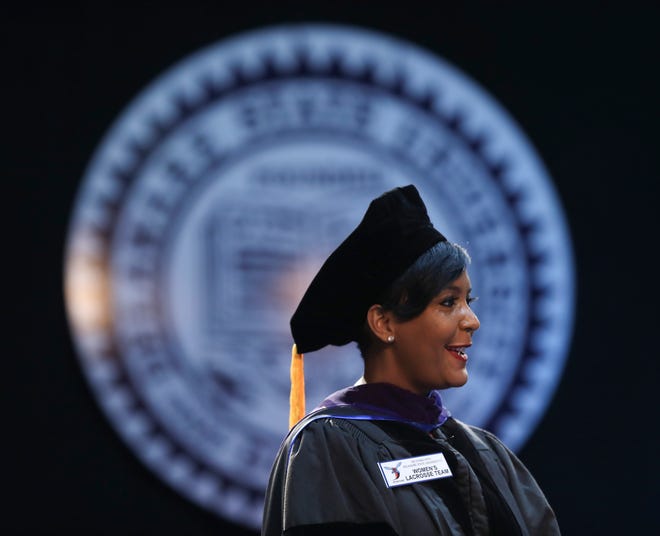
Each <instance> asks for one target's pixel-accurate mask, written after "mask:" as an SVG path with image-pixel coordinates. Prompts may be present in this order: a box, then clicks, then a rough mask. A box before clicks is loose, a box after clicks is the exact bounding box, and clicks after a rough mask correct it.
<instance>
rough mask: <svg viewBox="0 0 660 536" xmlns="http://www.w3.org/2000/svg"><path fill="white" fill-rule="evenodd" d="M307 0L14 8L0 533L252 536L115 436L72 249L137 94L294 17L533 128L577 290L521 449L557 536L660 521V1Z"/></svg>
mask: <svg viewBox="0 0 660 536" xmlns="http://www.w3.org/2000/svg"><path fill="white" fill-rule="evenodd" d="M312 4H313V3H312V2H299V3H292V2H284V3H283V2H273V3H272V5H269V4H266V3H264V4H255V3H249V2H238V3H235V4H230V5H225V6H219V5H215V4H211V3H209V4H208V5H204V4H196V3H194V2H186V3H183V4H182V5H181V6H180V7H176V8H175V7H164V6H163V5H161V3H158V2H153V3H147V4H139V6H138V7H133V8H128V7H117V6H116V5H115V4H114V3H110V2H98V3H90V4H89V5H87V4H82V3H80V4H75V3H74V4H69V5H68V6H67V7H45V6H44V7H38V6H32V7H29V8H27V7H24V8H17V7H12V8H7V7H4V8H2V10H3V11H4V13H3V14H2V17H1V18H0V20H1V22H0V25H1V26H0V27H1V39H2V52H3V58H4V61H3V66H2V72H3V76H2V82H1V84H2V95H3V98H2V108H3V111H2V115H1V117H2V119H3V127H4V128H3V129H2V130H3V131H4V135H5V136H6V138H5V141H4V142H3V143H2V165H3V167H4V168H5V169H4V177H3V178H4V181H5V184H8V185H9V189H8V190H7V189H5V190H4V191H5V192H7V195H6V196H5V197H4V203H3V206H4V207H5V208H6V209H5V210H3V219H4V220H5V224H4V229H5V233H4V244H5V252H4V254H3V258H4V262H3V265H4V266H5V269H7V268H9V270H10V275H9V276H5V277H6V279H5V285H6V287H8V291H9V292H7V293H6V294H5V300H3V301H4V305H5V310H6V314H7V318H8V320H9V322H6V323H5V325H6V326H8V327H7V328H5V333H3V339H4V344H3V349H4V360H3V364H4V365H6V366H8V367H9V371H8V372H9V373H8V374H6V375H5V378H4V381H3V387H2V397H3V403H2V408H3V410H4V411H5V412H7V413H8V418H6V419H3V424H4V426H3V428H4V430H3V434H2V435H3V440H2V444H3V451H5V454H4V455H3V462H4V465H5V466H8V474H9V478H6V477H5V476H4V475H3V477H2V482H3V484H2V487H3V489H4V490H5V492H8V493H9V496H10V501H9V503H7V502H6V500H5V504H4V508H3V511H4V512H3V514H2V516H0V519H2V521H0V528H1V527H2V526H3V525H4V526H5V530H3V533H7V532H10V533H21V532H23V533H36V532H40V533H44V532H45V533H61V532H89V533H95V534H100V533H108V534H110V533H121V534H128V533H138V532H140V533H185V534H252V533H251V532H248V531H245V530H242V529H240V528H237V527H234V526H233V525H230V524H226V523H224V522H223V521H221V520H219V519H217V518H215V517H214V516H212V515H211V514H208V513H206V512H204V511H202V510H200V509H199V508H197V507H196V506H194V505H192V504H190V503H188V502H186V501H185V500H183V499H181V498H180V497H179V496H178V495H177V494H176V493H175V492H174V491H172V490H171V489H170V488H168V487H166V486H165V485H164V484H162V483H161V482H160V481H159V480H158V479H157V477H156V476H154V475H153V474H152V473H150V472H149V471H148V470H147V469H146V468H144V467H143V466H142V465H141V463H140V462H138V461H137V459H136V458H135V457H134V456H133V454H132V453H131V451H130V450H129V449H128V448H127V447H126V446H124V444H123V443H122V442H121V441H120V439H119V438H118V436H117V435H116V434H115V433H114V431H113V429H112V428H111V427H110V425H109V423H108V422H107V420H106V419H105V417H104V416H103V415H102V414H101V411H100V410H99V409H98V408H97V406H96V404H95V402H94V401H93V398H92V394H91V392H90V390H89V388H88V387H87V384H86V382H85V380H84V378H83V375H82V372H81V370H80V368H79V365H78V361H77V358H76V356H75V354H74V352H73V349H72V344H71V339H70V335H69V333H68V329H67V325H66V321H65V316H64V305H63V299H62V258H63V249H64V241H65V234H66V227H67V224H68V218H69V213H70V210H71V208H72V205H73V201H74V196H75V194H76V191H77V188H78V187H79V184H80V179H81V177H82V175H83V172H84V169H85V166H86V165H87V163H88V159H89V158H90V156H91V154H92V152H93V150H94V149H95V147H96V146H97V145H98V144H99V142H100V140H101V137H102V135H103V134H104V133H105V131H106V129H108V127H109V126H110V125H111V123H112V122H113V121H114V120H115V119H116V118H117V116H118V115H119V114H120V112H121V111H122V110H123V108H124V107H125V106H126V104H127V103H128V102H129V100H131V99H132V98H133V97H134V96H135V95H136V94H137V93H138V92H139V91H140V90H142V89H143V88H144V87H145V86H146V85H147V84H148V83H149V82H151V81H152V80H153V79H154V78H155V77H156V76H157V75H159V74H160V73H162V72H163V71H164V70H165V69H167V68H169V67H170V66H172V64H174V63H175V62H177V61H178V60H180V59H182V58H184V57H185V56H187V55H189V54H191V53H192V52H195V51H196V50H198V49H199V48H201V47H203V46H206V45H208V44H211V43H213V42H215V41H217V40H220V39H222V38H224V37H226V36H229V35H232V34H235V33H237V32H239V31H243V30H247V29H253V28H257V27H260V26H263V25H267V24H273V23H284V22H297V21H316V22H341V23H350V24H355V25H360V26H366V27H370V28H373V29H376V30H381V31H385V32H387V33H391V34H393V35H395V36H399V37H402V38H404V39H407V40H410V41H413V42H415V43H417V44H419V45H421V46H423V47H426V48H427V49H429V50H431V51H432V52H434V53H436V54H438V55H440V56H442V57H444V58H445V59H447V60H449V61H450V62H451V63H453V64H454V65H456V66H458V67H459V68H461V69H462V70H463V71H465V72H466V73H467V74H468V75H470V76H471V77H472V78H474V79H475V80H476V81H477V82H478V83H480V84H481V85H483V86H484V87H485V88H486V89H487V90H488V91H490V92H491V93H492V94H493V95H494V96H495V97H496V98H497V99H498V100H499V101H500V103H502V104H503V105H504V107H505V108H507V109H508V110H509V111H510V112H511V114H512V115H513V117H515V118H516V120H517V121H518V122H519V124H520V125H521V126H522V127H523V129H524V130H525V132H526V133H527V134H528V136H529V137H530V138H531V140H532V141H533V143H534V144H535V146H536V147H537V149H538V151H539V152H540V154H541V156H542V158H543V159H544V161H545V163H546V164H547V166H548V168H549V170H550V173H551V175H552V176H553V178H554V180H555V184H556V187H557V190H558V193H559V195H560V198H561V200H562V202H563V204H564V207H565V209H566V212H567V215H568V220H569V224H570V227H571V232H572V237H573V245H574V250H575V254H576V258H577V270H578V272H577V283H578V301H577V314H576V326H575V333H574V338H573V344H572V348H571V352H570V355H569V358H568V361H567V365H566V369H565V374H564V376H563V380H562V383H561V385H560V386H559V388H558V390H557V392H556V394H555V396H554V399H553V401H552V403H551V405H550V407H549V409H548V411H547V413H546V415H545V417H544V418H543V420H542V421H541V423H540V425H539V427H538V428H537V430H536V431H535V433H534V434H533V436H532V437H531V438H530V440H529V441H528V443H527V444H526V446H525V447H524V448H523V450H522V451H521V452H520V456H521V457H522V459H523V460H524V462H525V463H526V464H527V465H528V467H529V468H530V469H531V470H532V472H533V473H534V475H535V476H536V478H537V480H538V481H539V483H540V485H541V487H542V488H543V489H544V491H545V493H546V494H547V496H548V498H549V500H550V502H551V504H552V505H553V506H554V508H555V510H556V513H557V516H558V518H559V522H560V525H561V527H562V529H563V532H564V533H565V534H569V535H571V534H580V535H584V534H588V535H590V534H594V535H596V534H598V535H603V534H607V535H609V534H651V533H656V534H657V533H660V523H659V522H658V514H657V512H655V511H653V508H656V509H657V506H656V505H657V502H658V499H659V498H660V494H659V493H658V487H657V480H658V478H659V477H660V472H659V471H658V463H657V461H656V460H657V457H658V451H659V450H660V449H659V446H660V442H659V441H658V439H659V433H658V432H657V426H658V418H657V416H656V411H655V410H657V405H658V404H657V396H654V394H655V393H654V390H655V389H656V388H657V387H656V386H657V377H658V374H657V373H658V365H657V357H658V356H657V350H656V349H655V348H654V345H653V343H654V342H655V340H653V341H652V338H654V335H656V333H657V331H658V326H657V317H658V315H657V312H656V311H657V302H656V295H657V293H656V292H655V287H656V286H657V284H656V277H657V269H656V268H655V261H654V258H655V257H657V255H656V253H655V250H656V249H657V247H658V218H657V212H658V207H657V198H656V190H657V187H656V183H657V178H658V171H659V169H660V168H659V166H658V162H657V153H658V137H657V136H656V129H657V126H658V120H659V119H660V117H659V115H660V114H659V113H658V110H659V107H658V102H657V98H658V94H659V93H658V90H659V85H658V70H659V63H660V62H659V61H658V60H659V57H658V50H659V45H660V42H659V40H658V38H657V37H656V36H657V34H658V26H659V25H660V11H659V10H658V9H657V8H651V7H645V8H642V7H630V6H631V4H629V3H625V6H626V7H623V5H624V4H613V5H612V6H607V4H600V5H598V6H596V5H591V6H590V5H588V4H587V5H585V4H581V5H582V6H583V7H580V8H579V9H578V8H575V7H573V8H570V9H567V8H564V9H558V8H553V9H543V8H539V7H538V6H536V7H529V6H526V5H524V4H521V5H518V4H516V3H511V2H497V3H495V2H492V3H484V4H479V3H475V2H467V3H461V6H457V5H456V4H458V3H457V2H436V3H428V4H416V3H414V2H402V3H400V4H393V5H392V6H390V7H386V6H383V5H379V4H378V3H375V2H373V3H371V2H369V3H367V2H350V3H333V4H332V6H331V7H322V6H321V5H318V6H315V7H314V6H313V5H312ZM535 5H536V4H535ZM430 6H433V7H430ZM7 449H8V450H7ZM5 471H6V469H5V470H3V473H5ZM5 474H6V473H5Z"/></svg>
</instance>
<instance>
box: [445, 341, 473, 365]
mask: <svg viewBox="0 0 660 536" xmlns="http://www.w3.org/2000/svg"><path fill="white" fill-rule="evenodd" d="M469 347H470V345H468V346H445V348H446V349H447V350H448V351H449V353H450V354H451V355H453V356H454V357H455V358H456V359H458V360H460V361H463V362H465V361H467V360H468V355H467V353H466V352H465V350H467V349H468V348H469Z"/></svg>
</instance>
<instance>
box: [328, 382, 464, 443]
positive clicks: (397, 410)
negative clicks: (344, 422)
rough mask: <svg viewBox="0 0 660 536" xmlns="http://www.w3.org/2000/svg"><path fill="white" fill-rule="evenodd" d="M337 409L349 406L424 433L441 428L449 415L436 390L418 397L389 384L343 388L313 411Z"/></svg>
mask: <svg viewBox="0 0 660 536" xmlns="http://www.w3.org/2000/svg"><path fill="white" fill-rule="evenodd" d="M338 406H351V407H353V408H356V409H361V410H365V411H368V412H370V413H372V414H375V415H378V416H382V418H383V419H384V420H396V421H401V422H405V423H408V424H411V425H413V426H417V427H418V428H421V429H423V430H426V431H430V430H433V429H434V428H437V427H438V426H441V425H442V424H443V423H444V422H445V421H446V420H447V419H448V418H449V417H450V416H451V413H450V412H449V410H448V409H447V408H446V407H444V406H443V405H442V398H440V393H438V392H437V391H431V392H430V393H429V394H428V396H422V395H417V394H415V393H413V392H411V391H407V390H406V389H401V388H400V387H397V386H396V385H392V384H390V383H365V384H362V385H355V386H353V387H347V388H346V389H342V390H340V391H337V392H335V393H332V394H331V395H330V396H329V397H328V398H326V399H325V400H324V401H323V402H321V404H320V406H319V407H318V408H317V409H319V408H333V407H338Z"/></svg>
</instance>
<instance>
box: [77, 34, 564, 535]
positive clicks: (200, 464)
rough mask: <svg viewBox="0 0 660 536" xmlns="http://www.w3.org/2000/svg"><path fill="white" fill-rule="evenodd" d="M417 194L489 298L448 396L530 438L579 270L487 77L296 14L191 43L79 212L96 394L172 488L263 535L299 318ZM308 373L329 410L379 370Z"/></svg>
mask: <svg viewBox="0 0 660 536" xmlns="http://www.w3.org/2000/svg"><path fill="white" fill-rule="evenodd" d="M409 183H413V184H415V185H416V186H417V188H418V189H419V190H420V193H421V195H422V197H423V198H424V200H425V201H426V204H427V206H428V209H429V215H430V217H431V220H432V221H433V222H434V224H435V225H436V227H437V228H438V229H440V230H441V231H442V233H443V234H445V235H446V236H448V237H449V238H450V239H451V240H452V241H454V242H458V243H461V244H463V245H465V246H466V247H467V248H468V250H469V251H470V252H471V255H472V257H473V263H472V266H471V268H470V274H471V279H472V283H473V286H474V288H475V290H476V291H477V293H478V294H479V295H480V297H481V299H480V301H479V302H477V304H476V307H475V309H476V312H477V314H478V315H479V317H480V320H481V326H482V327H481V329H480V331H479V333H478V335H477V337H476V339H475V342H476V344H475V346H474V348H473V351H472V352H471V360H470V365H469V372H470V381H469V382H468V384H467V386H465V387H464V388H461V389H459V390H455V391H448V392H446V393H444V398H445V401H446V403H447V405H448V406H449V408H450V409H451V411H452V412H453V414H454V415H456V416H458V417H459V418H461V419H462V420H464V421H467V422H470V423H472V424H476V425H480V426H484V427H486V428H489V429H491V430H492V431H494V432H495V433H496V434H497V435H498V436H500V437H501V438H502V439H503V440H504V441H505V442H506V443H507V444H508V445H509V446H510V447H512V448H513V449H516V448H519V447H520V446H521V445H522V444H523V443H524V441H525V439H526V438H527V437H528V436H529V434H530V433H531V431H532V430H533V429H534V426H535V425H536V423H537V421H538V420H539V418H540V417H541V416H542V414H543V412H544V409H545V407H546V405H547V403H548V401H549V399H550V397H551V395H552V393H553V391H554V389H555V387H556V385H557V382H558V380H559V378H560V375H561V371H562V369H563V363H564V359H565V356H566V353H567V348H568V343H569V337H570V332H571V326H572V320H573V318H572V311H573V297H574V279H573V260H572V254H571V244H570V238H569V235H568V232H567V228H566V224H565V221H564V217H563V214H562V210H561V207H560V205H559V203H558V200H557V197H556V195H555V192H554V190H553V186H552V182H551V179H550V177H549V176H548V173H547V171H546V170H545V168H544V166H543V164H542V163H541V161H540V159H539V157H538V156H537V154H536V152H535V151H534V149H533V147H532V145H531V144H530V142H529V141H528V140H527V139H526V137H525V136H524V135H523V134H522V132H521V130H520V129H519V128H518V127H517V125H516V124H515V123H514V121H513V120H512V119H511V117H510V116H509V115H508V114H507V113H506V112H505V111H504V110H503V109H502V107H501V106H500V105H498V104H497V102H495V101H494V100H493V98H492V97H490V96H489V95H488V94H487V93H486V92H485V91H484V90H483V89H481V88H480V87H479V86H478V85H477V84H476V83H475V82H473V81H471V80H470V79H469V78H467V77H466V76H465V75H464V74H462V73H461V72H460V71H458V70H457V69H456V68H454V67H453V66H451V65H450V64H448V63H447V62H445V61H443V60H442V59H440V58H438V57H436V56H434V55H432V54H430V53H428V52H425V51H423V50H421V49H419V48H417V47H416V46H414V45H412V44H410V43H406V42H403V41H400V40H397V39H393V38H391V37H388V36H385V35H382V34H377V33H374V32H371V31H367V30H363V29H358V28H352V27H351V28H349V27H342V26H326V25H298V26H282V27H274V28H266V29H262V30H258V31H254V32H251V33H247V34H244V35H240V36H238V37H236V38H233V39H229V40H227V41H223V42H221V43H218V44H216V45H213V46H210V47H209V48H207V49H204V50H202V51H201V52H199V53H197V54H194V55H192V56H191V57H189V58H187V59H185V60H184V61H183V62H181V63H180V64H179V65H177V66H175V67H174V68H172V69H171V70H169V71H168V72H166V73H165V74H164V75H163V76H162V77H160V78H159V79H157V80H156V81H155V82H154V83H153V84H151V85H150V86H149V87H148V88H147V89H146V90H144V92H143V93H142V94H141V95H139V96H138V97H137V98H136V99H135V101H134V102H132V103H131V104H130V106H129V107H128V108H127V109H126V110H125V111H124V112H123V113H122V115H121V116H120V117H119V119H118V120H117V122H116V123H115V125H114V126H113V127H112V129H111V130H110V132H109V133H108V134H107V135H106V137H105V138H104V139H103V141H102V143H101V144H100V146H99V147H98V149H97V151H96V153H95V155H94V157H93V158H92V160H91V163H90V165H89V167H88V169H87V171H86V173H85V176H84V179H83V182H82V186H81V189H80V192H79V195H78V198H77V201H76V204H75V209H74V213H73V215H72V219H71V224H70V231H69V237H68V245H67V253H66V300H67V309H68V313H69V321H70V326H71V330H72V333H73V336H74V340H75V343H76V346H77V350H78V354H79V357H80V361H81V364H82V367H83V368H84V371H85V374H86V376H87V378H88V380H89V382H90V384H91V386H92V389H93V392H94V393H95V395H96V398H97V399H98V402H99V404H100V405H101V406H102V408H103V409H104V411H105V413H106V414H107V416H108V418H109V419H110V421H111V422H112V424H113V425H114V427H115V428H116V429H117V431H118V432H119V434H120V435H121V437H122V438H123V439H124V440H125V442H126V443H127V444H128V445H129V446H130V447H131V449H132V450H133V451H134V452H135V453H136V455H137V456H138V457H139V458H140V459H141V460H142V461H143V462H144V463H145V464H146V465H147V466H149V467H150V468H151V469H152V470H153V471H154V472H155V473H156V474H158V475H159V476H160V478H162V480H164V481H165V482H167V483H168V484H170V485H171V486H172V487H174V488H175V489H176V490H178V491H179V492H180V493H181V494H182V495H184V496H186V497H188V498H189V499H190V500H192V501H193V502H195V503H197V504H199V505H201V506H203V507H205V508H207V509H209V510H211V511H213V512H216V513H217V514H219V515H220V516H223V517H225V518H227V519H230V520H232V521H234V522H236V523H240V524H243V525H245V526H249V527H258V526H259V524H260V520H261V510H262V504H263V495H264V491H265V487H266V483H267V478H268V473H269V470H270V467H271V464H272V461H273V459H274V456H275V453H276V451H277V448H278V446H279V444H280V442H281V440H282V438H283V436H284V435H285V433H286V431H287V430H286V429H287V412H288V389H289V376H288V366H289V355H290V354H289V352H290V348H291V344H292V340H291V337H290V333H289V326H288V322H289V319H290V317H291V314H292V313H293V310H294V309H295V307H296V305H297V302H298V300H299V299H300V297H301V296H302V294H303V292H304V289H305V288H306V287H307V285H308V283H309V281H310V280H311V278H312V276H313V275H314V273H315V272H316V270H317V269H318V268H319V267H320V265H321V263H322V262H323V260H324V259H325V257H326V256H327V255H328V254H329V253H330V251H332V250H333V249H334V248H335V247H336V246H337V245H338V244H339V242H341V241H342V240H343V239H344V238H345V237H346V236H347V235H348V234H349V233H350V231H351V230H352V229H353V228H354V227H355V226H356V225H357V223H358V222H359V220H360V218H361V217H362V215H363V213H364V211H365V210H366V207H367V205H368V203H369V201H370V200H371V199H372V198H374V197H375V196H377V195H379V194H381V193H382V192H384V191H386V190H388V189H391V188H393V187H395V186H401V185H405V184H409ZM306 365H307V371H306V375H307V383H308V385H307V389H308V392H307V397H308V401H309V404H310V407H313V406H314V405H315V404H316V403H318V402H320V401H321V400H322V399H323V398H324V397H325V395H327V394H329V393H331V392H333V391H335V390H337V389H340V388H342V387H345V386H346V385H350V384H352V383H354V382H355V380H356V379H357V378H358V377H359V376H360V374H361V366H360V365H361V360H360V358H359V357H358V355H357V350H356V348H354V347H351V346H348V347H342V348H327V349H324V350H322V351H319V352H317V353H315V354H313V355H312V356H310V357H309V358H308V359H307V363H306Z"/></svg>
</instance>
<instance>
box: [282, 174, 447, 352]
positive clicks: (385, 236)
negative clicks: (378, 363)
mask: <svg viewBox="0 0 660 536" xmlns="http://www.w3.org/2000/svg"><path fill="white" fill-rule="evenodd" d="M445 240H446V239H445V237H444V236H442V234H441V233H440V232H438V231H437V230H436V229H435V228H434V227H433V225H432V224H431V220H430V219H429V216H428V214H427V212H426V206H425V205H424V202H423V201H422V198H421V197H420V196H419V192H418V191H417V188H415V187H414V186H413V185H408V186H405V187H402V188H395V189H394V190H390V191H389V192H386V193H384V194H383V195H381V196H380V197H378V198H376V199H374V200H373V201H372V202H371V204H370V205H369V208H368V209H367V212H366V214H365V215H364V218H362V221H361V222H360V224H359V225H358V226H357V227H356V228H355V230H354V231H353V232H352V233H351V234H350V235H349V236H348V238H346V240H344V241H343V242H342V243H341V244H340V245H339V247H338V248H337V249H336V250H335V251H334V252H333V253H332V254H331V255H330V257H328V259H327V260H326V261H325V263H324V264H323V266H322V267H321V269H320V270H319V273H318V274H316V277H314V280H313V281H312V283H311V284H310V286H309V288H308V289H307V291H306V292H305V295H304V296H303V298H302V300H301V301H300V304H299V305H298V308H297V309H296V312H295V313H294V314H293V317H292V318H291V332H292V334H293V340H294V341H295V343H296V346H297V347H298V352H300V353H305V352H313V351H315V350H319V349H320V348H323V347H324V346H327V345H328V344H332V345H335V346H342V345H344V344H347V343H349V342H351V341H354V340H356V337H357V335H358V333H359V331H360V328H361V327H362V325H363V324H364V321H365V320H366V314H367V311H368V310H369V308H370V307H371V306H372V305H374V304H375V303H378V300H379V299H380V297H381V295H382V294H383V292H384V291H385V290H387V288H388V287H389V286H390V285H391V284H392V283H393V282H394V281H395V280H396V279H397V278H398V277H399V276H400V275H401V274H403V273H404V272H405V271H406V269H408V268H409V267H410V266H411V265H412V264H413V263H414V262H415V261H416V260H417V259H418V258H419V256H420V255H422V254H423V253H425V252H426V251H428V250H429V249H430V248H431V247H433V246H434V245H435V244H437V243H438V242H442V241H445Z"/></svg>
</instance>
